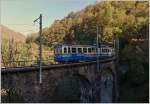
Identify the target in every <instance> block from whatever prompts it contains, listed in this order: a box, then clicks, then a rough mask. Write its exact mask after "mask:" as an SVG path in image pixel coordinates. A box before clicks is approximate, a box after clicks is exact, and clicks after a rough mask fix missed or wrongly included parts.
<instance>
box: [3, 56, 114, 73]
mask: <svg viewBox="0 0 150 104" xmlns="http://www.w3.org/2000/svg"><path fill="white" fill-rule="evenodd" d="M113 60H115V58H111V59H106V60H100V61H99V62H100V63H107V62H110V61H113ZM89 64H96V61H91V62H78V63H70V64H53V65H43V66H42V69H43V70H51V69H55V70H61V69H63V68H65V67H77V66H84V65H89ZM38 69H39V66H26V67H6V68H1V74H4V73H14V72H30V71H38Z"/></svg>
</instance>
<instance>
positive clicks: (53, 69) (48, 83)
mask: <svg viewBox="0 0 150 104" xmlns="http://www.w3.org/2000/svg"><path fill="white" fill-rule="evenodd" d="M100 63H101V68H102V70H104V69H106V68H108V67H109V69H112V70H114V69H115V66H114V60H104V61H100ZM42 69H43V71H42V76H43V77H42V80H43V83H42V84H39V81H38V67H26V68H21V67H20V68H8V69H2V70H1V74H2V77H1V85H2V89H5V90H6V89H8V90H9V91H15V93H16V94H18V95H19V96H21V97H22V98H23V100H24V101H21V102H30V103H38V102H44V103H47V102H53V94H54V93H55V92H54V91H55V88H56V86H57V85H58V84H59V83H60V82H61V81H62V80H63V79H65V78H66V77H68V78H69V76H73V75H74V74H80V75H82V76H84V77H85V79H87V80H89V82H90V83H91V84H94V82H95V79H96V76H97V72H96V62H85V63H74V64H63V65H50V66H43V68H42ZM8 96H9V95H8ZM16 99H18V98H16ZM2 101H3V97H2ZM13 101H14V102H17V101H18V100H15V98H13ZM3 102H5V100H4V101H3ZM6 102H12V100H10V99H8V101H6Z"/></svg>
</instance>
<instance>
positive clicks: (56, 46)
mask: <svg viewBox="0 0 150 104" xmlns="http://www.w3.org/2000/svg"><path fill="white" fill-rule="evenodd" d="M65 46H76V47H96V46H97V45H95V44H94V45H75V44H57V45H55V46H54V48H60V47H65ZM99 47H102V48H103V47H110V46H108V45H104V44H101V45H99Z"/></svg>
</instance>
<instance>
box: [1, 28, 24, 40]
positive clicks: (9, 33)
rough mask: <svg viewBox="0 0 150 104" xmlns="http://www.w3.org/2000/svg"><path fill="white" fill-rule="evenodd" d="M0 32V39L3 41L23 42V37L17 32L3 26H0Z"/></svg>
mask: <svg viewBox="0 0 150 104" xmlns="http://www.w3.org/2000/svg"><path fill="white" fill-rule="evenodd" d="M0 32H1V38H2V41H3V40H10V39H14V41H17V42H25V39H26V38H25V36H24V35H23V34H21V33H19V32H15V31H14V30H12V29H9V28H8V27H6V26H4V25H0Z"/></svg>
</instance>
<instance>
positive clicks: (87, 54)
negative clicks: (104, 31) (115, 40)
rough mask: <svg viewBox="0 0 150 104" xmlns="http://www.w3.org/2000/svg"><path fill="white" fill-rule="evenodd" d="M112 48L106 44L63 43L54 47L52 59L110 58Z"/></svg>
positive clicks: (78, 60) (83, 59)
mask: <svg viewBox="0 0 150 104" xmlns="http://www.w3.org/2000/svg"><path fill="white" fill-rule="evenodd" d="M114 54H115V52H114V48H112V47H109V46H107V45H100V46H99V47H98V54H97V46H96V45H64V44H59V45H56V46H55V47H54V60H55V61H56V62H81V61H95V60H96V59H97V57H99V59H100V60H103V59H107V58H112V57H113V56H114Z"/></svg>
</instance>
